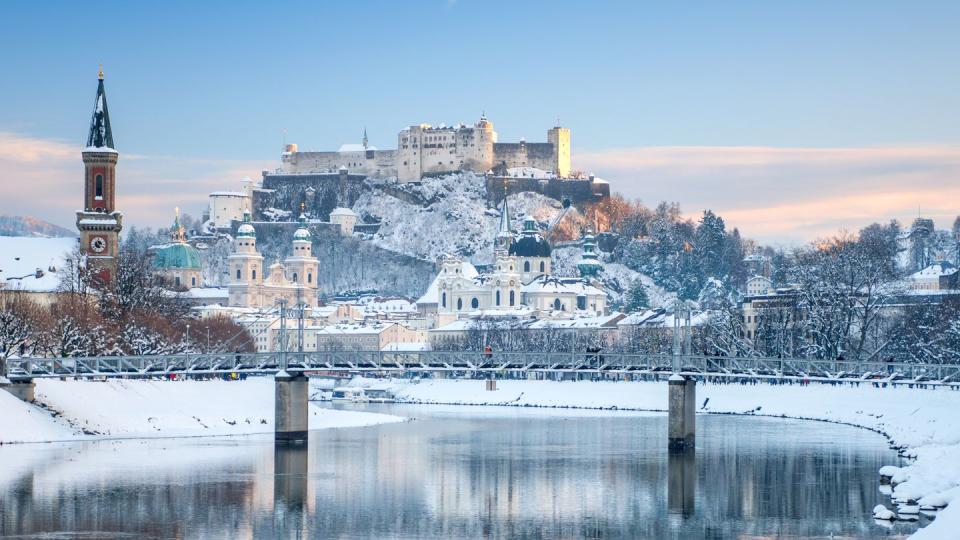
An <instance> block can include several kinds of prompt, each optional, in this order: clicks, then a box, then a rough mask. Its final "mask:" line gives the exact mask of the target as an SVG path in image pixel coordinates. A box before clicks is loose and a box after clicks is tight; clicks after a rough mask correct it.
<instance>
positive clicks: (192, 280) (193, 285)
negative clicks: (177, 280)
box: [190, 277, 197, 287]
mask: <svg viewBox="0 0 960 540" xmlns="http://www.w3.org/2000/svg"><path fill="white" fill-rule="evenodd" d="M190 286H191V287H196V286H197V278H195V277H192V278H190Z"/></svg>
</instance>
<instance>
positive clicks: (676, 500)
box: [667, 448, 697, 517]
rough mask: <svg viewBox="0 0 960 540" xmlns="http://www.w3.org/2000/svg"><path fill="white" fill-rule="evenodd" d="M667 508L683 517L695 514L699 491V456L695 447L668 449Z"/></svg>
mask: <svg viewBox="0 0 960 540" xmlns="http://www.w3.org/2000/svg"><path fill="white" fill-rule="evenodd" d="M667 452H668V455H667V475H668V477H669V478H668V480H667V510H668V511H669V512H670V513H671V514H680V515H682V516H683V517H689V516H692V515H693V513H694V512H693V509H694V505H695V504H696V493H697V457H696V452H694V450H693V448H684V449H682V450H668V451H667Z"/></svg>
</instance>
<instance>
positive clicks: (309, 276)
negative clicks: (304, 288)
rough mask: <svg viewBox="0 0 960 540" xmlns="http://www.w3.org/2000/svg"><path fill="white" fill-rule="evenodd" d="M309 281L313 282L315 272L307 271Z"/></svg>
mask: <svg viewBox="0 0 960 540" xmlns="http://www.w3.org/2000/svg"><path fill="white" fill-rule="evenodd" d="M307 283H313V272H307Z"/></svg>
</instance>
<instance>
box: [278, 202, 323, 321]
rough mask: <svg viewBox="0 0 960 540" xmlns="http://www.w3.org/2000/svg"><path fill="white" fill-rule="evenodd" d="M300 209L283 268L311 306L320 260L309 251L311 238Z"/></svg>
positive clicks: (313, 304)
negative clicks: (291, 248)
mask: <svg viewBox="0 0 960 540" xmlns="http://www.w3.org/2000/svg"><path fill="white" fill-rule="evenodd" d="M300 211H301V213H300V219H299V220H298V222H299V224H300V226H299V227H298V228H297V231H296V232H295V233H293V255H291V256H290V257H288V258H287V260H286V261H284V268H285V269H286V271H287V279H289V280H290V282H292V283H293V284H294V285H295V286H297V287H298V288H300V289H303V291H302V292H303V293H304V295H305V297H304V298H302V300H303V301H304V302H305V303H306V304H307V305H308V306H311V307H312V306H316V304H317V273H318V272H317V271H318V269H319V267H320V262H319V261H318V260H317V258H316V257H314V256H313V255H312V253H311V246H312V245H313V238H312V237H311V236H310V230H309V229H307V217H306V216H305V215H304V214H303V208H301V209H300Z"/></svg>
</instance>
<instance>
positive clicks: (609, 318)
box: [530, 313, 624, 329]
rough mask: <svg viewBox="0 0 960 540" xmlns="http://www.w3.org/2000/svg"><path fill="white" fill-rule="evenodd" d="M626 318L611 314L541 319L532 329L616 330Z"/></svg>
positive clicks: (620, 314)
mask: <svg viewBox="0 0 960 540" xmlns="http://www.w3.org/2000/svg"><path fill="white" fill-rule="evenodd" d="M623 318H624V314H623V313H611V314H610V315H601V316H599V317H576V318H573V319H540V320H538V321H536V322H534V323H533V324H531V325H530V328H539V329H543V328H602V327H609V328H615V327H616V323H617V322H619V321H620V320H621V319H623Z"/></svg>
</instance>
